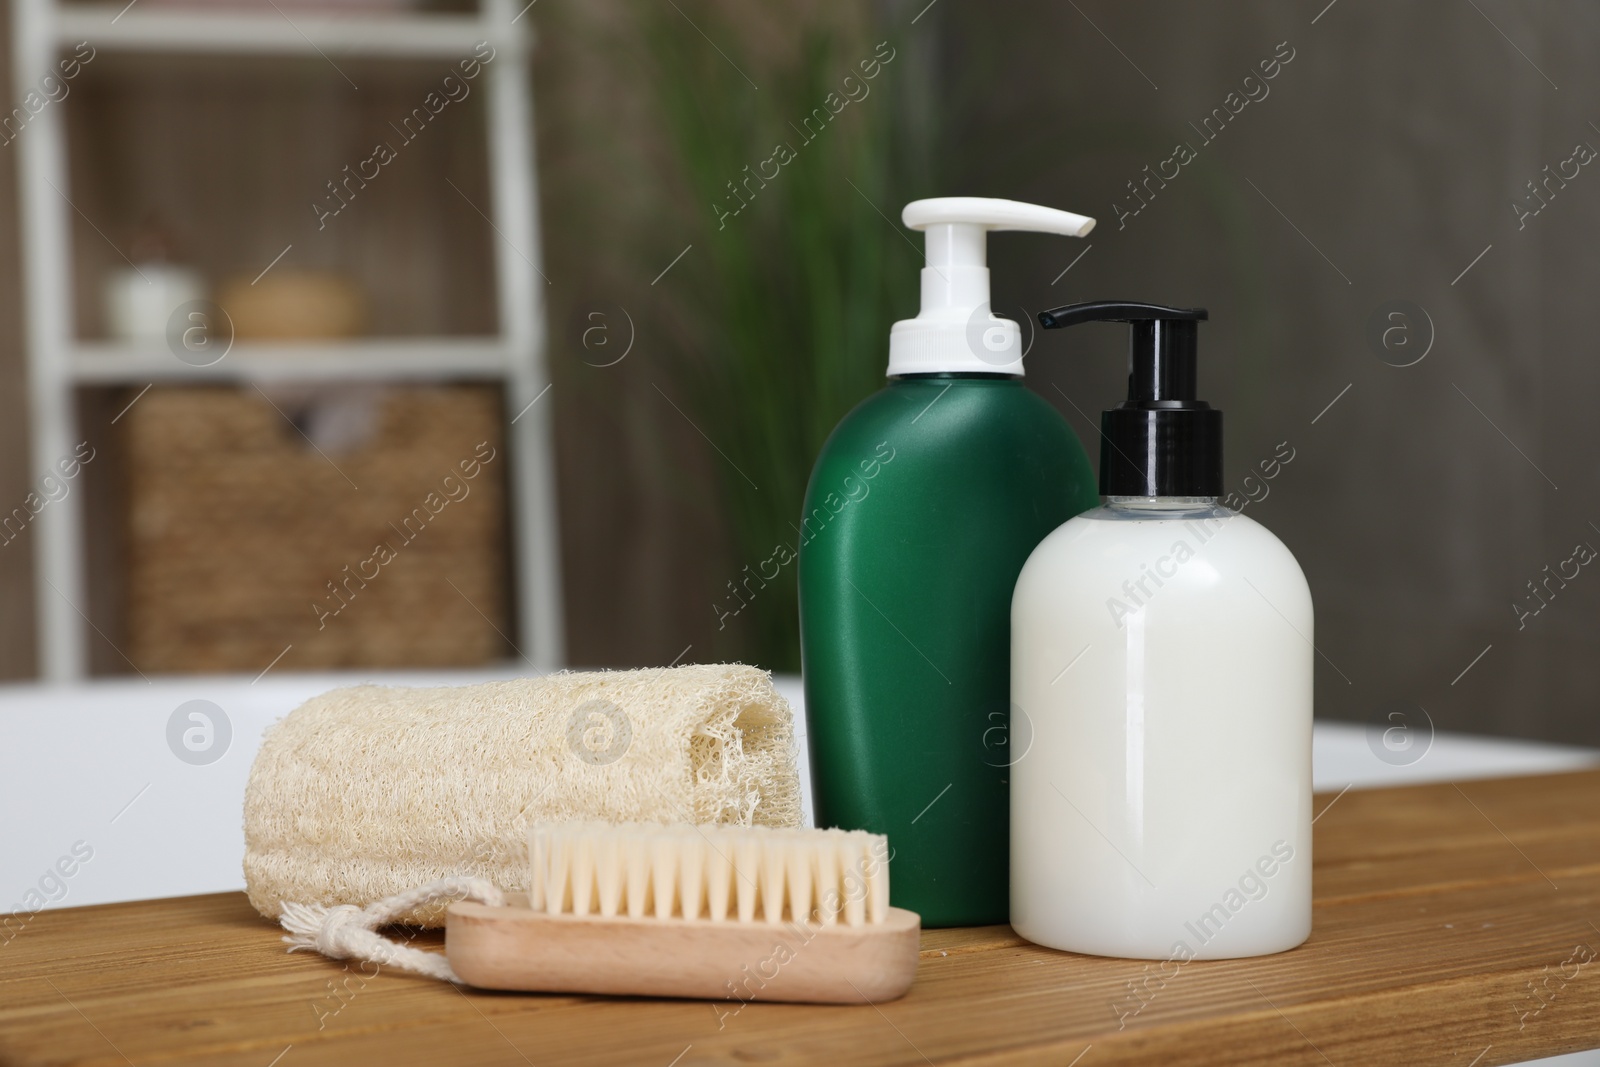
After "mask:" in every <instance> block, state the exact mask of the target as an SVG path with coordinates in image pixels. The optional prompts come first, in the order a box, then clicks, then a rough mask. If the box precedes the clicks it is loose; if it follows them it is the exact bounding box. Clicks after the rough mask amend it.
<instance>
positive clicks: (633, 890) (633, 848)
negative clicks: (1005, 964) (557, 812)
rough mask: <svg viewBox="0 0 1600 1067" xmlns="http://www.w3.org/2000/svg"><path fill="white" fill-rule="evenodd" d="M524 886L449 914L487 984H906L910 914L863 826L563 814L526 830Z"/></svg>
mask: <svg viewBox="0 0 1600 1067" xmlns="http://www.w3.org/2000/svg"><path fill="white" fill-rule="evenodd" d="M529 853H530V858H531V861H532V871H531V875H532V877H531V880H530V882H529V886H530V891H529V892H528V894H526V895H521V894H507V895H506V904H505V906H499V907H497V906H493V905H489V904H483V903H474V902H470V901H462V902H458V903H456V904H452V905H451V906H450V909H449V911H448V913H447V916H446V920H445V930H446V934H445V951H446V954H447V956H448V957H449V966H450V968H451V969H452V970H453V971H454V973H455V975H456V976H458V977H459V979H460V980H461V981H463V982H466V983H467V984H469V985H474V986H480V987H482V988H485V989H520V990H538V991H544V992H565V993H613V994H633V995H640V996H670V997H703V998H709V999H719V1000H720V999H730V998H731V999H737V1000H739V1001H741V1002H743V1001H750V1000H765V1001H806V1002H812V1003H837V1004H852V1003H854V1004H860V1003H863V1002H877V1001H885V1000H893V999H895V998H896V997H900V996H902V995H904V994H905V992H906V990H907V989H909V988H910V987H911V981H912V979H913V977H915V975H916V970H917V953H918V948H919V943H920V933H921V925H922V923H921V919H920V918H919V917H918V916H917V915H916V914H915V913H914V912H909V911H906V910H904V909H901V908H893V907H890V906H889V851H888V839H887V838H885V837H883V836H882V835H878V834H869V833H865V832H863V831H843V830H782V829H772V828H768V827H737V826H689V825H683V826H655V825H612V824H607V823H569V824H562V825H553V826H535V827H534V828H533V829H532V830H531V831H530V832H529Z"/></svg>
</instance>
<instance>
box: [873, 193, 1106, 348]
mask: <svg viewBox="0 0 1600 1067" xmlns="http://www.w3.org/2000/svg"><path fill="white" fill-rule="evenodd" d="M900 220H901V221H902V222H904V223H905V224H906V226H907V227H908V228H909V229H913V230H923V231H925V232H926V234H927V266H925V267H923V268H922V311H921V313H920V314H918V315H917V317H916V318H914V319H902V320H901V321H899V322H897V323H895V324H894V329H893V330H891V331H890V333H889V376H890V377H894V376H896V375H901V374H939V373H945V374H953V373H967V374H1010V375H1014V376H1016V377H1021V376H1022V331H1021V330H1020V329H1019V328H1018V327H1017V324H1016V323H1015V322H1013V321H1012V320H1010V319H1006V318H1001V317H1000V316H998V315H995V314H994V313H993V312H991V311H990V310H989V267H988V232H989V231H990V230H1029V231H1032V232H1034V233H1057V234H1062V235H1063V236H1066V237H1083V236H1085V235H1087V234H1088V232H1089V231H1090V230H1092V229H1094V219H1091V218H1088V217H1086V216H1084V215H1075V214H1073V213H1072V212H1070V211H1058V210H1056V209H1055V208H1049V207H1040V206H1038V205H1037V204H1024V203H1021V202H1020V201H1017V200H995V199H991V198H988V197H981V196H941V197H937V198H935V199H932V200H913V201H912V202H911V203H909V204H907V205H906V207H905V210H904V211H902V212H901V213H900Z"/></svg>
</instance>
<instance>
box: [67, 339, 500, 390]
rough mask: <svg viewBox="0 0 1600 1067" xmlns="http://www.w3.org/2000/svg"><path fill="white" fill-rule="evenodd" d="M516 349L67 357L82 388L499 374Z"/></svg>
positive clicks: (402, 344) (484, 342) (303, 347)
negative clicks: (208, 360)
mask: <svg viewBox="0 0 1600 1067" xmlns="http://www.w3.org/2000/svg"><path fill="white" fill-rule="evenodd" d="M511 364H512V353H511V350H510V349H509V348H508V347H507V345H506V344H505V343H504V342H503V341H500V340H499V339H498V338H460V337H439V338H415V337H403V338H392V339H385V338H372V339H363V340H359V341H340V342H330V343H306V344H262V343H259V342H258V343H249V344H247V343H244V342H240V343H238V344H235V345H234V346H233V348H231V349H230V350H229V351H228V353H227V354H226V355H225V356H223V357H222V358H221V359H219V360H218V361H217V362H216V363H213V364H211V365H209V366H203V367H200V366H193V365H191V364H189V363H185V362H184V361H182V360H180V359H178V358H177V357H176V356H174V355H173V354H172V353H171V352H170V351H168V350H167V349H166V348H165V347H164V346H162V345H160V344H156V345H148V346H145V345H127V344H121V343H115V342H80V343H79V344H78V345H77V347H76V348H75V349H74V350H73V352H72V354H71V359H70V366H71V374H72V378H73V380H74V381H75V382H77V383H78V384H80V385H134V384H145V383H149V382H154V381H165V382H171V381H196V382H230V381H264V380H285V379H293V380H299V381H307V380H311V381H333V380H346V381H348V380H351V379H403V380H418V379H423V380H437V379H463V378H466V379H501V378H504V377H506V376H507V375H508V374H509V372H510V369H511Z"/></svg>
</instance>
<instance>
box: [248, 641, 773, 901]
mask: <svg viewBox="0 0 1600 1067" xmlns="http://www.w3.org/2000/svg"><path fill="white" fill-rule="evenodd" d="M585 819H598V820H604V821H606V822H654V823H683V822H688V823H731V824H738V825H744V826H750V825H758V826H779V827H791V826H798V825H799V824H800V779H799V774H798V772H797V769H796V764H795V743H794V720H793V715H792V713H791V711H790V709H789V705H788V702H787V701H785V700H784V699H783V697H782V696H780V695H779V694H778V691H777V690H776V689H774V688H773V686H772V680H771V679H770V678H769V677H768V676H767V674H766V673H765V672H764V671H761V670H758V669H756V668H754V667H744V666H739V665H706V666H687V667H673V668H666V669H656V670H637V671H607V672H597V673H566V674H553V675H549V676H547V677H544V678H537V679H517V680H514V681H506V682H487V683H484V684H481V685H469V686H460V687H456V688H439V689H409V688H399V687H390V686H373V685H364V686H356V687H353V688H349V689H336V690H334V691H333V692H330V693H325V694H323V695H322V696H319V697H316V698H315V699H313V700H310V701H307V702H306V703H305V704H303V705H302V706H301V707H299V708H298V709H296V710H295V711H294V712H292V713H291V714H289V715H288V716H287V717H286V718H284V719H283V720H282V721H281V722H278V723H276V724H275V725H273V726H272V727H271V728H270V729H269V730H268V731H267V733H266V736H265V738H264V739H263V741H262V745H261V749H260V752H259V753H258V754H257V756H256V760H255V763H254V764H253V765H252V766H251V768H250V781H249V785H248V786H247V787H246V790H245V806H244V824H245V859H244V875H245V884H246V887H247V890H248V892H249V895H250V903H251V904H253V905H254V906H255V908H256V910H257V911H259V912H260V913H261V914H262V915H264V916H266V917H268V918H271V919H277V918H279V916H280V915H281V914H282V910H283V904H284V902H285V901H294V902H299V903H306V904H319V905H323V906H325V907H334V906H337V905H345V904H349V905H355V906H356V907H366V906H367V905H369V904H371V903H373V902H375V901H378V900H381V899H383V898H385V897H390V896H394V895H396V894H399V893H404V892H406V891H408V890H411V889H414V888H415V887H416V886H419V885H423V884H426V883H429V882H433V881H436V880H438V879H442V878H447V877H473V878H482V879H486V880H488V881H489V882H491V883H493V884H494V885H495V886H498V887H499V888H500V889H502V890H506V891H524V890H526V889H527V887H528V870H529V865H528V844H527V831H528V826H529V824H530V823H533V822H569V821H575V820H585ZM446 906H447V902H446V903H440V902H433V903H427V904H423V905H421V906H419V907H417V908H416V909H413V910H412V911H409V912H407V913H406V914H404V915H400V916H398V917H397V918H395V920H394V921H396V922H405V923H414V924H417V925H422V926H437V925H441V924H442V922H443V918H444V910H445V907H446Z"/></svg>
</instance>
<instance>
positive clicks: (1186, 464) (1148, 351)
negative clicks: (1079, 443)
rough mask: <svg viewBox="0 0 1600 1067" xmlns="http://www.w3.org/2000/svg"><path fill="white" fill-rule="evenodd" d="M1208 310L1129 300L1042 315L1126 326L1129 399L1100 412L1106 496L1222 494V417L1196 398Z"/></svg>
mask: <svg viewBox="0 0 1600 1067" xmlns="http://www.w3.org/2000/svg"><path fill="white" fill-rule="evenodd" d="M1206 317H1207V316H1206V310H1205V308H1173V307H1163V306H1162V305H1160V304H1142V303H1137V302H1134V301H1129V300H1100V301H1095V302H1092V303H1087V304H1067V305H1065V306H1063V307H1058V308H1052V309H1051V310H1049V311H1042V312H1040V313H1039V322H1040V324H1041V325H1042V326H1044V327H1045V329H1058V328H1060V327H1063V326H1076V325H1078V324H1079V323H1083V322H1125V323H1127V324H1128V325H1129V326H1130V327H1132V329H1131V330H1130V336H1129V343H1128V399H1127V400H1126V401H1124V402H1123V403H1122V404H1121V405H1120V406H1118V407H1116V408H1113V409H1111V410H1110V411H1104V412H1101V414H1100V494H1101V495H1102V496H1213V497H1214V496H1220V495H1222V412H1220V411H1217V410H1215V409H1214V408H1212V407H1211V405H1209V404H1207V403H1206V402H1205V401H1204V400H1197V399H1195V388H1196V377H1197V375H1196V366H1195V364H1196V358H1195V354H1196V348H1197V347H1198V341H1199V327H1198V325H1197V323H1199V322H1202V321H1204V320H1205V319H1206Z"/></svg>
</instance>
